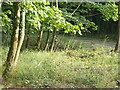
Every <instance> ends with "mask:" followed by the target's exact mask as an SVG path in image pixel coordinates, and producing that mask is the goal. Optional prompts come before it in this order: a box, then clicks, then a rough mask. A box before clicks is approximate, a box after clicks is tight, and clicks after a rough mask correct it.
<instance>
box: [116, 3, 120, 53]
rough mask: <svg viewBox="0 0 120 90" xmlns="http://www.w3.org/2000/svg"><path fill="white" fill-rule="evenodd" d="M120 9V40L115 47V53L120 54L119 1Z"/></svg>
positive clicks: (119, 34) (119, 38)
mask: <svg viewBox="0 0 120 90" xmlns="http://www.w3.org/2000/svg"><path fill="white" fill-rule="evenodd" d="M118 7H119V9H118V38H117V43H116V46H115V52H120V1H119V6H118Z"/></svg>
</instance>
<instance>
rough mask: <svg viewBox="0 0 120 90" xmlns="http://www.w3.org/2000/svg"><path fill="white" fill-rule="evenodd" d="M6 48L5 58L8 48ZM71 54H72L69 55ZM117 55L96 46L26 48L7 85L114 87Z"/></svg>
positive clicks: (4, 49) (116, 72) (116, 73)
mask: <svg viewBox="0 0 120 90" xmlns="http://www.w3.org/2000/svg"><path fill="white" fill-rule="evenodd" d="M2 49H3V61H4V60H5V57H6V52H7V51H8V48H5V47H2ZM69 53H70V54H69ZM117 79H118V54H116V53H113V52H110V51H109V50H105V49H104V48H100V47H99V48H96V51H93V50H92V49H91V50H90V49H89V50H84V49H79V50H65V51H61V52H60V51H58V52H41V51H33V50H24V51H22V53H21V54H20V57H19V61H18V64H17V67H16V68H15V69H14V70H13V71H12V72H11V76H10V77H9V79H8V80H7V81H6V82H5V84H4V85H6V87H7V86H8V87H32V88H39V87H57V88H66V87H68V88H76V87H78V88H115V87H116V86H117V84H116V80H117Z"/></svg>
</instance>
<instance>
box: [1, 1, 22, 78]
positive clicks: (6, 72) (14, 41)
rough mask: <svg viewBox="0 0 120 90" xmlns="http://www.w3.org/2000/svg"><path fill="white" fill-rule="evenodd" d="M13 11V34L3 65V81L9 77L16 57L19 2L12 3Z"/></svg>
mask: <svg viewBox="0 0 120 90" xmlns="http://www.w3.org/2000/svg"><path fill="white" fill-rule="evenodd" d="M13 9H14V19H13V33H12V38H11V46H10V49H9V52H8V57H7V60H6V63H5V64H6V67H5V69H4V71H3V79H4V80H6V79H7V76H8V75H9V73H10V71H11V70H12V68H13V66H14V64H15V55H16V52H17V46H18V36H19V18H20V11H19V2H14V3H13Z"/></svg>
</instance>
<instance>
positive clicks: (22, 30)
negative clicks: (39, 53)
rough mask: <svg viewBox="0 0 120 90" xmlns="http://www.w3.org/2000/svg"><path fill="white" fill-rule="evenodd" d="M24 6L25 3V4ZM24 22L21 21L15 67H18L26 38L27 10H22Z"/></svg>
mask: <svg viewBox="0 0 120 90" xmlns="http://www.w3.org/2000/svg"><path fill="white" fill-rule="evenodd" d="M23 4H24V2H23ZM21 19H22V21H21V31H20V35H19V41H18V46H17V52H16V55H15V60H14V61H15V63H14V66H16V64H17V61H18V57H19V54H20V49H21V46H22V44H23V40H24V36H25V9H24V8H23V10H22V17H21Z"/></svg>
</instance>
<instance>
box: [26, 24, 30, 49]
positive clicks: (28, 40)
mask: <svg viewBox="0 0 120 90" xmlns="http://www.w3.org/2000/svg"><path fill="white" fill-rule="evenodd" d="M29 27H30V28H29V30H28V32H27V37H26V45H25V47H26V48H29V42H30V29H31V25H30V26H29Z"/></svg>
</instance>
